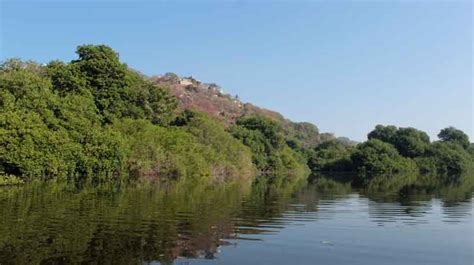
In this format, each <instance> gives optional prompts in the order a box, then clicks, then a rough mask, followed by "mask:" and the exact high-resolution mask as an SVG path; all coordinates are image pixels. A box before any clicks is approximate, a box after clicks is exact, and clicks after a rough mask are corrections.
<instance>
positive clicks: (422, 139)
mask: <svg viewBox="0 0 474 265" xmlns="http://www.w3.org/2000/svg"><path fill="white" fill-rule="evenodd" d="M368 138H369V140H370V139H378V140H381V141H382V142H385V143H389V144H392V145H393V146H395V147H396V148H397V150H398V152H399V153H400V154H401V155H403V156H405V157H411V158H413V157H416V156H420V155H422V154H423V153H424V152H425V150H426V148H427V147H428V146H429V144H430V137H429V136H428V134H426V133H425V132H423V131H420V130H417V129H415V128H411V127H408V128H397V127H395V126H393V125H388V126H383V125H377V126H376V127H375V129H374V130H373V131H371V132H370V133H369V134H368Z"/></svg>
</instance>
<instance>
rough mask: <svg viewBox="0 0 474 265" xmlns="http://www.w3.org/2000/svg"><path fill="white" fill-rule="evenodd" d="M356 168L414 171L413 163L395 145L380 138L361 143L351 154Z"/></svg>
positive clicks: (378, 170) (386, 171) (371, 170)
mask: <svg viewBox="0 0 474 265" xmlns="http://www.w3.org/2000/svg"><path fill="white" fill-rule="evenodd" d="M351 160H352V163H353V165H354V168H355V169H356V170H357V171H361V172H372V173H397V172H403V171H413V163H412V162H411V161H410V160H409V159H406V158H403V157H402V156H400V154H399V153H398V151H397V149H395V147H393V145H391V144H388V143H385V142H382V141H381V140H378V139H371V140H368V141H367V142H365V143H362V144H359V145H358V146H357V147H356V149H355V151H354V153H353V154H352V156H351Z"/></svg>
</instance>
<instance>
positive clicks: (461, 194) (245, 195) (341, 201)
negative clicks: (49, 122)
mask: <svg viewBox="0 0 474 265" xmlns="http://www.w3.org/2000/svg"><path fill="white" fill-rule="evenodd" d="M380 183H383V181H381V180H377V185H376V186H377V187H380ZM425 184H426V183H425ZM390 186H391V187H390V189H389V191H384V192H380V189H376V190H370V188H369V189H352V188H351V185H350V184H349V183H347V182H346V183H344V182H339V181H335V180H332V179H328V178H321V177H320V178H317V179H315V180H314V181H312V182H311V183H307V182H306V181H303V180H299V181H294V182H286V183H279V184H278V185H276V184H269V183H268V182H266V181H257V182H256V183H254V184H253V185H252V186H251V187H250V186H246V185H239V184H229V185H224V186H219V187H213V186H209V185H196V184H195V183H175V184H160V185H153V186H145V185H144V186H135V187H125V188H121V189H119V190H117V189H116V188H114V187H105V188H86V189H82V190H76V189H72V188H70V187H67V186H60V185H51V184H48V185H46V184H32V185H27V186H23V187H16V188H2V189H0V215H1V216H2V218H1V219H0V264H40V263H41V264H65V263H87V264H89V263H92V264H140V263H143V262H153V261H157V262H160V263H163V264H169V263H173V261H175V260H176V259H182V258H187V259H189V258H192V259H215V258H216V257H218V256H219V252H220V250H221V249H222V248H226V247H227V248H228V247H236V249H239V247H243V248H242V249H245V246H246V245H249V244H251V243H250V242H255V244H260V245H257V246H260V247H261V246H267V245H265V244H269V245H268V246H267V247H271V244H272V242H273V243H275V242H279V241H278V240H280V239H279V236H283V235H282V234H284V233H283V231H286V230H288V229H290V230H292V231H293V232H292V233H293V234H292V235H295V236H296V235H298V237H299V238H297V240H299V241H298V244H303V245H304V244H306V245H308V246H312V247H314V245H316V244H322V245H325V246H331V245H332V244H333V243H332V242H331V241H328V240H326V239H324V238H318V237H317V236H315V235H311V233H315V231H312V230H306V229H310V228H309V227H312V225H313V224H314V225H318V224H319V226H317V227H316V228H314V229H316V230H317V231H320V230H318V229H322V230H321V231H320V232H319V234H324V231H325V230H326V231H331V233H332V234H331V235H333V237H343V236H344V233H347V232H348V231H357V229H360V230H363V231H366V232H367V233H370V231H372V230H373V227H374V226H376V227H377V226H394V227H397V228H399V229H400V231H398V232H400V233H403V231H404V230H403V229H404V227H409V226H419V227H424V226H425V227H431V226H432V225H435V224H436V225H438V227H437V228H439V229H444V227H445V226H449V225H456V223H465V224H467V227H469V225H471V226H472V210H473V204H472V191H473V189H472V188H473V186H472V183H471V182H470V181H467V182H461V183H457V184H456V185H448V186H440V185H438V184H436V185H435V184H429V185H422V184H420V183H411V184H410V185H408V186H407V185H403V186H402V187H399V188H398V189H395V188H394V186H395V185H394V184H393V183H390ZM439 223H441V224H439ZM295 227H296V228H295ZM469 232H472V229H471V231H467V233H469ZM299 233H301V235H300V234H299ZM337 233H340V235H338V234H337ZM407 233H408V232H407ZM309 235H311V236H309ZM285 236H286V237H291V235H290V236H288V235H285ZM272 240H274V241H272ZM341 241H342V239H341ZM378 243H380V242H373V244H378ZM306 245H305V246H306ZM340 245H343V244H340ZM286 247H288V248H295V249H296V246H292V245H289V243H288V244H287V246H286ZM299 247H300V248H301V247H302V246H299ZM352 247H354V246H352ZM415 247H416V246H415ZM349 250H350V246H347V249H346V251H349ZM353 250H354V248H353V249H352V250H351V251H353ZM275 251H277V250H275ZM341 251H342V250H341ZM308 257H310V256H308ZM313 258H314V257H313ZM467 258H469V255H467ZM234 259H236V258H234ZM441 260H442V259H441ZM226 261H230V263H232V260H226ZM234 261H235V260H234ZM274 262H275V263H277V260H274ZM308 262H309V260H308ZM303 263H304V262H303Z"/></svg>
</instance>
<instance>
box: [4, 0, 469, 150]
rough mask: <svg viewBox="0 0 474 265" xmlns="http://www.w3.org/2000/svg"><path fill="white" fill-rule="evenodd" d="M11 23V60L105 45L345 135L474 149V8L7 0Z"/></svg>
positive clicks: (66, 55) (146, 69)
mask: <svg viewBox="0 0 474 265" xmlns="http://www.w3.org/2000/svg"><path fill="white" fill-rule="evenodd" d="M0 22H1V26H0V28H1V40H2V41H1V48H0V60H4V59H6V58H12V57H20V58H22V59H25V60H28V59H32V60H35V61H38V62H40V63H46V62H48V61H50V60H53V59H60V60H63V61H69V60H72V59H74V58H76V55H75V54H74V50H75V48H76V46H77V45H80V44H88V43H91V44H100V43H103V44H107V45H109V46H111V47H112V48H114V49H115V50H116V51H117V52H119V54H120V56H121V60H122V61H123V62H125V63H127V64H128V65H129V66H130V67H132V68H134V69H137V70H139V71H141V72H143V73H145V74H147V75H156V74H163V73H165V72H175V73H177V74H179V75H181V76H189V75H192V76H193V77H196V78H197V79H200V80H202V81H206V82H215V83H217V84H219V85H221V86H222V87H223V88H224V90H225V92H226V93H230V94H232V95H235V94H237V95H239V97H240V99H241V100H242V101H244V102H251V103H253V104H255V105H258V106H261V107H265V108H268V109H271V110H275V111H278V112H280V113H282V114H283V115H284V116H285V117H287V118H289V119H292V120H294V121H307V122H311V123H314V124H316V125H317V126H318V127H319V128H320V130H321V131H322V132H333V133H335V134H336V135H337V136H346V137H349V138H351V139H353V140H357V141H362V140H364V139H365V138H366V137H365V136H366V134H367V132H369V131H370V130H372V129H373V128H374V127H375V125H376V124H393V125H396V126H400V127H409V126H410V127H415V128H418V129H421V130H424V131H426V132H427V133H428V134H429V135H430V137H431V138H432V139H431V140H436V135H437V133H438V132H439V131H440V130H441V129H442V128H444V127H447V126H454V127H457V128H459V129H461V130H463V131H465V132H466V133H467V134H468V135H469V136H470V138H471V142H472V141H473V140H474V131H473V111H474V109H473V104H472V101H473V98H472V97H473V91H472V73H473V72H472V60H473V53H472V33H473V32H472V25H473V24H472V3H471V2H470V1H458V2H453V3H447V2H391V3H388V2H370V3H369V2H343V1H341V2H337V3H330V2H312V3H309V2H305V3H296V4H289V3H269V2H267V3H263V2H259V3H251V2H226V3H215V2H214V3H213V2H202V3H184V2H178V3H166V2H161V3H152V2H146V1H145V2H140V3H133V2H121V3H111V2H110V1H101V2H98V3H96V2H89V1H86V2H84V3H79V2H70V3H62V2H57V1H54V2H48V3H38V2H36V1H22V2H17V1H2V2H1V19H0Z"/></svg>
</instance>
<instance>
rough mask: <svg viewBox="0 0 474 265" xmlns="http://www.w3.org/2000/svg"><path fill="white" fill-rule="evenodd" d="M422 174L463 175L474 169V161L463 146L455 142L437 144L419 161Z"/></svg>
mask: <svg viewBox="0 0 474 265" xmlns="http://www.w3.org/2000/svg"><path fill="white" fill-rule="evenodd" d="M417 163H418V165H419V166H420V168H421V170H422V172H425V173H429V172H431V173H437V174H448V175H453V174H461V173H464V172H468V171H471V170H472V169H473V163H474V160H473V159H472V156H470V154H469V153H468V152H467V151H466V150H464V149H463V148H462V147H461V145H459V144H457V143H454V142H450V141H448V142H435V143H433V144H432V145H431V146H430V148H429V149H428V150H427V152H426V154H425V155H424V156H423V157H420V158H419V159H418V160H417Z"/></svg>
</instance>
